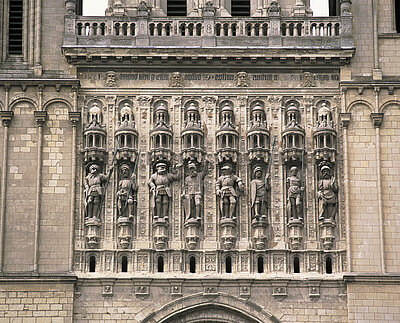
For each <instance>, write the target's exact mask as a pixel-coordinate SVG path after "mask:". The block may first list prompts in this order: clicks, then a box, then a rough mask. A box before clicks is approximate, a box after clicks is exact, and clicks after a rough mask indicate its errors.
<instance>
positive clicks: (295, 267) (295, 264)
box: [293, 257, 300, 274]
mask: <svg viewBox="0 0 400 323" xmlns="http://www.w3.org/2000/svg"><path fill="white" fill-rule="evenodd" d="M293 272H294V273H295V274H299V273H300V259H299V257H294V258H293Z"/></svg>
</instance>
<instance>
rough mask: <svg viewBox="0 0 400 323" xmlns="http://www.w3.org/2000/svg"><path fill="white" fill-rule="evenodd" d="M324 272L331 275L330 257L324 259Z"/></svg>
mask: <svg viewBox="0 0 400 323" xmlns="http://www.w3.org/2000/svg"><path fill="white" fill-rule="evenodd" d="M325 272H326V273H327V274H332V257H330V256H327V257H326V258H325Z"/></svg>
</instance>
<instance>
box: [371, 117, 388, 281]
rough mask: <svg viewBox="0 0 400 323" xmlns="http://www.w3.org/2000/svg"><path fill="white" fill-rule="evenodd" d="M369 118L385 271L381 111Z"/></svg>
mask: <svg viewBox="0 0 400 323" xmlns="http://www.w3.org/2000/svg"><path fill="white" fill-rule="evenodd" d="M371 120H372V122H373V124H374V127H375V142H376V149H375V151H376V176H377V180H378V215H379V247H380V257H381V271H382V273H385V272H386V261H385V237H384V228H383V221H384V219H383V200H382V173H381V156H380V152H381V140H380V127H381V125H382V121H383V113H377V112H376V113H371Z"/></svg>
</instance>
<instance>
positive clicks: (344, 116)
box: [340, 113, 352, 272]
mask: <svg viewBox="0 0 400 323" xmlns="http://www.w3.org/2000/svg"><path fill="white" fill-rule="evenodd" d="M350 120H351V113H341V114H340V121H341V123H342V127H343V168H344V170H343V173H344V204H345V213H346V249H347V263H348V265H347V270H348V272H351V271H352V262H351V261H352V259H351V233H350V226H351V225H350V185H349V148H348V133H347V132H348V128H349V125H350Z"/></svg>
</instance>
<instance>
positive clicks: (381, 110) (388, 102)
mask: <svg viewBox="0 0 400 323" xmlns="http://www.w3.org/2000/svg"><path fill="white" fill-rule="evenodd" d="M391 105H397V106H398V107H399V108H400V101H399V100H390V101H387V102H385V103H384V104H382V106H381V108H380V111H379V112H385V110H386V109H387V108H388V107H389V106H391Z"/></svg>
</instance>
